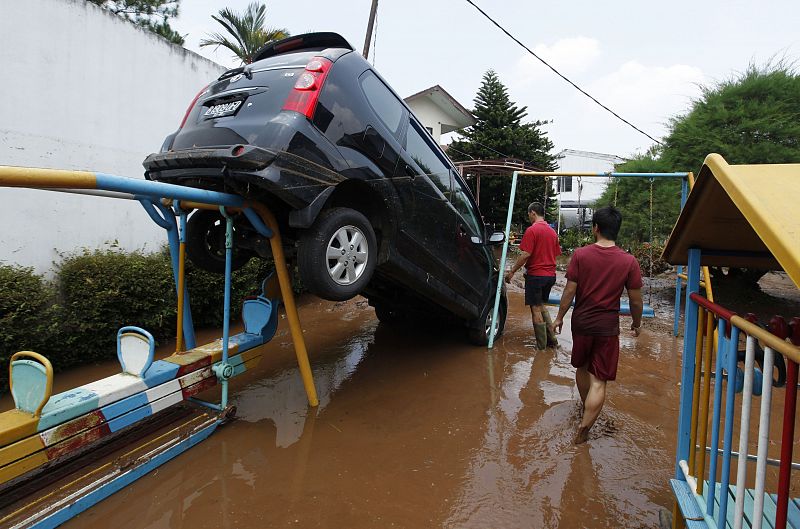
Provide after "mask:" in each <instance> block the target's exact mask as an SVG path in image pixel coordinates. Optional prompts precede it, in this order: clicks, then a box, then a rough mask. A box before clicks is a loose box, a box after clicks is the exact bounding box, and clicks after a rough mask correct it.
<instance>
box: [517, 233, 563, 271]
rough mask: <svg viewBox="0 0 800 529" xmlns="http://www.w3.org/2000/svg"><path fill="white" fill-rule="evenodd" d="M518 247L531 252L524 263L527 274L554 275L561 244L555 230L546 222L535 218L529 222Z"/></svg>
mask: <svg viewBox="0 0 800 529" xmlns="http://www.w3.org/2000/svg"><path fill="white" fill-rule="evenodd" d="M519 249H520V250H522V251H523V252H528V253H529V254H531V256H530V257H529V258H528V262H527V263H525V269H526V274H527V275H529V276H541V277H555V275H556V257H558V256H559V255H561V246H560V245H559V244H558V235H556V231H555V230H554V229H553V228H551V227H550V225H549V224H547V222H545V221H543V220H537V221H536V222H534V223H533V224H531V225H530V226H529V227H528V229H527V230H525V235H523V236H522V242H520V243H519Z"/></svg>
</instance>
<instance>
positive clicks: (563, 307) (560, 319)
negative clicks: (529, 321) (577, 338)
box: [551, 281, 578, 334]
mask: <svg viewBox="0 0 800 529" xmlns="http://www.w3.org/2000/svg"><path fill="white" fill-rule="evenodd" d="M577 291H578V283H576V282H575V281H567V286H566V287H564V292H563V293H562V294H561V304H560V305H559V306H558V316H556V319H555V321H553V325H552V326H551V329H552V330H553V332H554V333H556V334H561V326H562V325H564V316H566V315H567V311H569V308H570V307H571V306H572V300H573V299H575V292H577Z"/></svg>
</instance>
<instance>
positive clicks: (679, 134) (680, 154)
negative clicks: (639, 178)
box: [662, 62, 800, 171]
mask: <svg viewBox="0 0 800 529" xmlns="http://www.w3.org/2000/svg"><path fill="white" fill-rule="evenodd" d="M799 101H800V76H798V74H797V72H796V71H795V70H794V68H792V67H791V66H787V65H786V64H784V63H782V62H778V63H776V64H772V63H768V64H766V65H765V66H763V67H757V66H754V65H752V64H751V65H750V66H749V67H748V68H747V70H746V71H745V72H744V73H742V74H741V75H740V76H738V77H735V78H732V79H729V80H727V81H723V82H721V83H719V84H717V85H716V86H710V87H703V89H702V97H701V98H700V99H699V100H697V101H694V102H693V104H692V107H691V109H690V110H689V112H688V113H686V114H685V115H682V116H678V117H676V118H674V119H672V120H671V123H670V129H671V130H670V133H669V135H668V136H667V138H666V140H665V146H664V152H663V156H662V158H663V159H664V160H665V161H666V162H667V163H668V164H669V165H670V166H671V167H676V168H681V170H694V171H697V170H699V169H700V165H701V164H702V162H703V160H704V159H705V157H706V155H708V154H709V153H711V152H716V153H719V154H721V155H722V156H724V157H725V160H726V161H728V163H732V164H758V163H796V162H800V103H798V102H799Z"/></svg>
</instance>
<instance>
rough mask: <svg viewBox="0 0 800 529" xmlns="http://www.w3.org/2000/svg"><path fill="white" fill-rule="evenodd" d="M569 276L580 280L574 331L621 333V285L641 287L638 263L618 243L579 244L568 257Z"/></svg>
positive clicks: (574, 315)
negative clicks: (600, 244) (612, 244)
mask: <svg viewBox="0 0 800 529" xmlns="http://www.w3.org/2000/svg"><path fill="white" fill-rule="evenodd" d="M567 280H568V281H575V282H576V283H578V290H577V292H576V294H575V309H574V310H573V312H572V332H573V333H574V334H582V335H589V336H614V335H617V334H619V298H620V296H621V295H622V289H623V288H627V289H628V290H631V289H637V288H642V272H641V270H640V269H639V263H638V262H637V261H636V258H635V257H634V256H632V255H631V254H629V253H627V252H625V251H624V250H622V249H621V248H619V247H618V246H609V247H602V246H598V245H597V244H590V245H588V246H584V247H583V248H578V249H577V250H575V253H574V254H572V259H570V261H569V266H568V267H567Z"/></svg>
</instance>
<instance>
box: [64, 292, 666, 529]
mask: <svg viewBox="0 0 800 529" xmlns="http://www.w3.org/2000/svg"><path fill="white" fill-rule="evenodd" d="M510 303H511V310H510V314H509V318H508V322H507V325H506V333H505V334H504V335H503V337H502V338H501V339H500V340H499V341H498V343H497V344H496V347H495V349H494V350H493V351H492V352H491V353H489V354H487V352H486V349H485V348H477V347H472V346H470V345H468V344H467V343H466V342H465V340H464V338H463V334H462V331H460V330H458V329H455V330H453V329H427V330H424V329H417V328H413V327H390V326H386V325H384V324H379V323H378V322H377V320H376V319H375V315H374V311H373V310H372V309H371V308H370V307H369V306H367V304H366V302H364V301H363V300H360V301H358V300H356V301H351V302H347V303H340V304H334V303H328V302H322V301H311V302H306V303H304V304H302V305H301V307H300V314H301V318H302V321H303V323H304V328H305V331H304V332H305V336H306V340H307V345H308V349H309V351H310V353H311V362H312V368H313V370H314V374H315V380H316V384H317V390H318V392H319V396H320V406H319V408H318V409H317V410H309V409H308V408H307V406H306V400H305V393H304V390H303V386H302V383H301V380H300V376H299V374H298V372H297V369H296V367H295V365H294V364H295V362H294V357H293V349H292V346H291V340H290V339H289V337H288V334H287V332H286V326H285V325H281V328H280V330H279V334H278V335H277V336H276V338H275V339H274V340H273V342H271V345H270V346H269V347H270V349H269V352H268V353H267V354H266V355H265V357H264V359H263V360H262V363H261V365H260V366H259V367H258V369H256V370H255V371H253V372H248V373H247V374H245V375H244V376H243V377H241V378H239V379H234V380H233V381H232V386H233V388H232V394H233V401H234V403H235V404H236V406H237V407H238V420H236V421H234V422H232V423H230V424H227V425H225V426H224V427H222V428H221V429H219V430H218V431H217V432H216V433H215V434H214V435H213V436H211V437H210V438H209V439H208V440H206V441H204V442H202V443H200V444H199V445H198V446H196V447H194V448H193V449H192V450H190V451H188V452H187V453H185V454H183V455H181V456H180V457H178V458H177V459H175V460H173V461H171V462H169V463H167V464H166V465H164V466H162V467H160V468H159V469H158V470H157V471H154V472H153V473H151V474H149V475H147V476H145V477H144V478H142V479H140V480H139V481H137V482H136V483H134V484H133V485H131V486H129V487H127V488H126V489H124V490H122V491H121V492H119V493H117V494H115V495H113V496H111V497H110V498H108V499H107V500H105V501H103V502H101V503H100V504H98V505H96V506H95V507H93V508H91V509H90V510H89V511H87V512H85V513H84V514H82V515H80V516H79V517H77V518H75V519H73V520H72V521H71V522H68V523H67V524H66V525H64V527H67V528H78V527H80V528H101V527H102V528H107V527H118V528H181V527H186V528H193V529H197V528H203V527H215V528H216V527H220V528H229V527H231V528H232V527H330V528H339V527H348V528H360V527H364V528H366V527H370V528H371V527H410V528H422V527H444V528H462V527H466V528H469V527H481V528H484V527H493V528H517V527H520V528H521V527H527V528H530V527H536V528H578V527H658V512H659V510H660V509H661V508H670V507H671V504H672V496H671V493H670V492H669V489H668V479H669V477H670V475H671V474H672V469H673V450H674V446H675V425H676V422H677V402H678V394H677V391H678V389H679V387H678V381H679V354H678V352H679V344H678V342H677V341H675V340H673V339H672V337H671V336H665V335H664V334H662V333H658V334H656V333H653V332H652V331H649V330H647V329H645V330H644V331H643V333H642V336H641V337H639V338H638V340H637V341H634V339H633V338H631V337H629V336H626V335H625V334H623V337H622V340H621V345H622V353H621V365H620V369H619V374H618V381H617V382H615V383H613V384H611V385H610V387H609V394H608V400H607V404H606V408H605V410H604V412H603V414H602V415H601V419H600V421H599V423H598V424H597V425H596V426H595V428H594V430H593V431H592V434H591V438H590V440H589V442H588V443H586V444H585V445H581V446H578V447H575V446H572V444H571V439H572V436H573V431H574V429H575V427H576V425H577V422H578V413H579V410H578V407H577V405H576V400H577V398H578V395H577V390H576V389H575V387H574V381H573V370H572V368H571V367H570V365H569V348H570V343H569V329H568V328H566V329H565V332H564V334H563V335H562V336H561V338H560V340H561V347H560V348H559V349H558V350H549V351H546V352H536V351H535V349H534V348H533V337H532V333H531V324H530V313H529V312H527V311H526V310H525V307H524V306H523V300H522V296H521V294H520V293H519V292H511V293H510ZM116 369H118V368H117V367H116V366H115V365H114V364H113V363H111V364H109V365H108V366H99V367H96V368H93V369H89V370H81V371H80V372H79V373H78V374H77V375H75V374H60V375H59V376H58V377H57V379H61V380H59V381H58V382H57V383H60V384H68V385H73V386H74V385H75V384H78V383H81V382H83V381H85V380H90V379H93V378H97V377H98V376H103V375H105V374H110V373H113V372H115V371H116ZM78 375H79V376H78ZM72 377H74V378H72ZM79 378H83V379H84V380H79Z"/></svg>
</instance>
